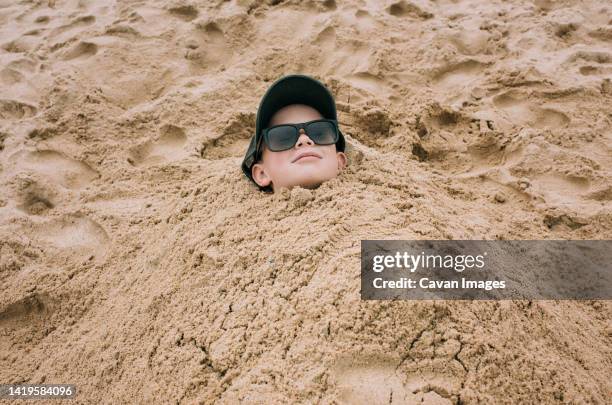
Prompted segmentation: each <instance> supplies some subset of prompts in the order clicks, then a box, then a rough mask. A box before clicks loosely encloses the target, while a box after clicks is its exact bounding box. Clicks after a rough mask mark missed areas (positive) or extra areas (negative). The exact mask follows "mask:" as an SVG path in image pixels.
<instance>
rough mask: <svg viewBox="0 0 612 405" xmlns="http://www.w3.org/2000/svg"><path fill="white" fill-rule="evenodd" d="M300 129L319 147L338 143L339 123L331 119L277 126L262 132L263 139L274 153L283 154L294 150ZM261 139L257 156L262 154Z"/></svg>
mask: <svg viewBox="0 0 612 405" xmlns="http://www.w3.org/2000/svg"><path fill="white" fill-rule="evenodd" d="M300 128H303V129H304V131H306V135H308V137H309V138H310V139H312V141H313V142H314V143H316V144H317V145H333V144H335V143H336V142H338V138H339V135H338V121H337V120H331V119H318V120H314V121H308V122H302V123H301V124H281V125H275V126H273V127H270V128H266V129H264V130H262V136H261V139H263V140H264V142H265V143H266V146H268V149H270V150H271V151H272V152H282V151H284V150H288V149H291V148H293V146H294V145H295V143H296V142H297V140H298V139H299V137H300ZM261 139H260V140H259V144H258V145H257V148H256V156H259V153H260V148H259V147H260V145H261Z"/></svg>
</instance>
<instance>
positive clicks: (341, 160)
mask: <svg viewBox="0 0 612 405" xmlns="http://www.w3.org/2000/svg"><path fill="white" fill-rule="evenodd" d="M336 159H338V171H341V170H342V169H344V168H345V167H346V162H347V158H346V155H345V154H344V152H336Z"/></svg>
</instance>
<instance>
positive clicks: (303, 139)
mask: <svg viewBox="0 0 612 405" xmlns="http://www.w3.org/2000/svg"><path fill="white" fill-rule="evenodd" d="M305 145H310V146H312V145H314V142H313V141H312V139H310V138H309V137H308V135H306V131H304V128H300V137H299V138H298V140H297V142H296V143H295V147H296V148H299V147H301V146H305Z"/></svg>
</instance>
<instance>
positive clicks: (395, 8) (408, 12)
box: [386, 0, 433, 20]
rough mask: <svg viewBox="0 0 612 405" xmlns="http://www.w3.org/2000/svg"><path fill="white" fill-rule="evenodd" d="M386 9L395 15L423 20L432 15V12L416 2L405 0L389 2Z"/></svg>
mask: <svg viewBox="0 0 612 405" xmlns="http://www.w3.org/2000/svg"><path fill="white" fill-rule="evenodd" d="M386 11H387V13H389V14H391V15H392V16H395V17H412V18H419V19H423V20H426V19H428V18H432V17H433V14H432V13H430V12H428V11H425V10H423V9H422V8H420V7H419V6H417V5H416V4H414V3H411V2H408V1H405V0H401V1H398V2H397V3H393V4H391V5H390V6H389V7H387V9H386Z"/></svg>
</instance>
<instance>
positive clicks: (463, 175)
mask: <svg viewBox="0 0 612 405" xmlns="http://www.w3.org/2000/svg"><path fill="white" fill-rule="evenodd" d="M611 14H612V7H610V6H609V5H605V4H603V3H601V2H597V1H587V2H572V1H533V2H529V1H520V2H519V1H511V2H497V3H489V2H478V1H460V0H457V1H438V2H432V1H421V0H418V1H406V0H400V1H384V2H375V1H361V0H353V1H350V2H336V1H334V0H326V1H314V0H313V1H307V2H304V1H268V0H266V1H262V0H254V1H253V0H233V1H216V2H209V1H200V2H196V1H187V2H186V1H172V0H158V1H150V2H136V1H134V2H125V1H123V2H105V1H101V0H91V1H89V0H88V1H76V0H66V1H61V0H57V1H48V2H47V1H36V2H19V3H17V2H11V1H0V38H1V43H0V89H1V92H0V182H1V187H2V190H3V191H2V193H1V195H0V280H2V287H1V289H0V335H1V336H2V338H1V339H0V382H2V383H19V382H28V383H41V382H45V383H73V384H76V385H77V387H78V390H79V394H78V398H79V400H80V402H83V403H89V402H92V403H93V402H104V403H118V402H137V403H150V402H159V401H160V399H161V400H162V402H181V403H196V402H202V403H212V402H214V401H218V402H219V403H239V402H247V403H248V402H256V403H295V402H297V403H332V402H336V403H394V404H400V403H407V402H413V401H424V402H425V403H439V404H443V403H454V404H468V403H477V402H481V403H482V402H484V403H495V402H513V403H519V402H574V403H583V402H589V403H604V402H606V400H605V398H609V393H610V392H611V390H612V385H611V384H610V380H609V375H610V373H611V372H612V366H611V364H612V352H611V349H610V348H611V345H610V339H611V336H612V325H611V324H610V314H611V308H612V307H611V305H610V304H609V303H608V302H606V301H603V302H573V301H563V302H548V301H537V302H512V301H506V302H446V301H439V302H362V301H360V298H359V265H360V261H359V256H360V250H359V249H360V240H361V239H461V238H464V239H609V238H610V237H611V236H612V205H611V203H610V200H611V199H612V183H611V182H610V179H611V178H612V176H611V170H612V153H611V152H612V150H611V145H612V131H611V130H610V128H612V116H611V115H610V111H609V110H610V105H612V84H611V82H610V78H612V47H611V40H612V34H611V30H612V28H611V27H612V25H611V24H612V20H610V15H611ZM289 73H305V74H309V75H312V76H314V77H316V78H318V79H320V80H321V81H323V82H324V83H326V84H327V85H328V86H329V88H330V89H331V90H332V91H333V93H334V95H335V96H336V101H337V105H338V109H339V120H340V122H341V125H342V129H343V133H344V134H345V136H346V138H347V143H348V156H349V166H348V168H347V169H346V171H345V172H343V173H342V175H341V176H340V177H338V178H336V179H334V180H332V181H330V182H328V183H325V184H323V185H322V186H321V187H319V188H318V189H316V190H305V189H301V188H296V189H294V190H292V191H287V190H285V191H283V192H281V193H277V194H274V195H268V194H264V193H261V192H258V191H257V190H256V188H255V187H254V186H253V185H252V184H251V183H249V182H248V181H247V179H246V178H245V177H244V176H243V175H242V173H241V171H240V168H239V165H240V162H241V158H242V155H243V154H244V151H245V149H246V146H247V144H248V140H249V137H250V136H251V134H252V133H253V131H254V126H255V113H256V110H257V106H258V103H259V99H260V97H261V95H263V93H264V92H265V90H266V89H267V87H268V86H269V85H270V84H271V83H272V81H274V80H276V79H277V78H279V77H280V76H282V75H284V74H289Z"/></svg>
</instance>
